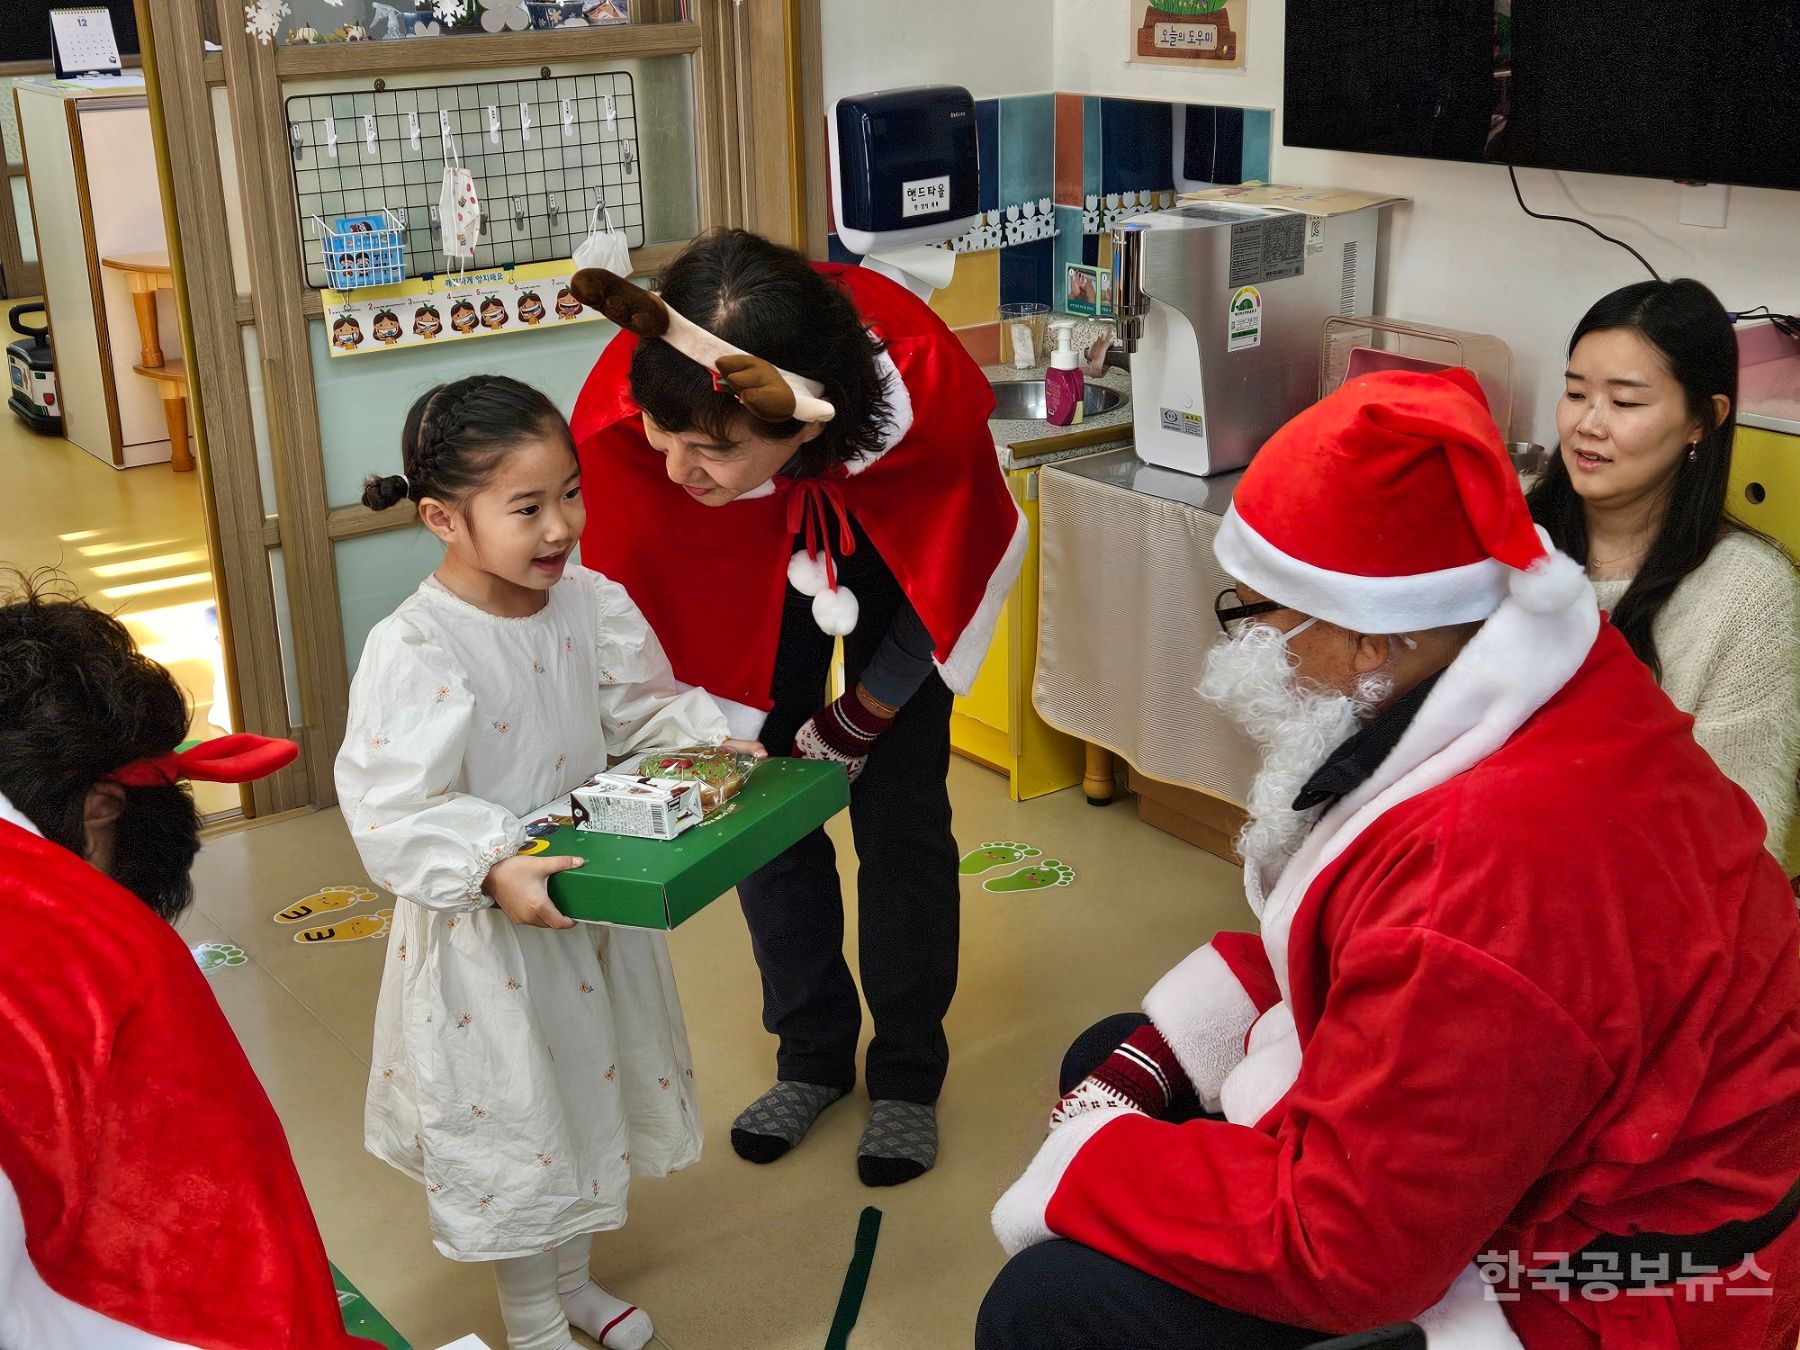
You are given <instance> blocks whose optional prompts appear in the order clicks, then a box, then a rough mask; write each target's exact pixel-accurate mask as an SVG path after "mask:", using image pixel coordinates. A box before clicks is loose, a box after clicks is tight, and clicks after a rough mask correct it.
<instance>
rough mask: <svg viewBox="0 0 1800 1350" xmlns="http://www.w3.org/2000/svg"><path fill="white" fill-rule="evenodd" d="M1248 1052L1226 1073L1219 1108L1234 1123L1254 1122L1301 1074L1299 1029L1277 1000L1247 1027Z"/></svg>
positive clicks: (1292, 1016)
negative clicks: (1252, 1024) (1254, 1023)
mask: <svg viewBox="0 0 1800 1350" xmlns="http://www.w3.org/2000/svg"><path fill="white" fill-rule="evenodd" d="M1248 1044H1249V1053H1248V1054H1246V1055H1245V1056H1244V1058H1243V1059H1242V1060H1240V1061H1239V1062H1238V1066H1237V1067H1236V1068H1235V1069H1233V1070H1232V1071H1231V1072H1230V1073H1229V1074H1228V1075H1226V1078H1225V1082H1224V1085H1223V1086H1222V1087H1220V1089H1219V1105H1220V1109H1222V1110H1223V1111H1224V1112H1225V1119H1227V1120H1229V1121H1230V1122H1231V1123H1232V1124H1233V1125H1255V1124H1256V1122H1257V1121H1259V1120H1261V1119H1262V1118H1263V1117H1264V1116H1265V1115H1267V1114H1268V1111H1269V1108H1270V1107H1272V1106H1274V1105H1275V1103H1276V1102H1278V1101H1280V1100H1281V1099H1282V1098H1283V1097H1285V1096H1286V1095H1287V1090H1288V1089H1289V1088H1291V1087H1292V1086H1293V1085H1294V1080H1295V1079H1296V1078H1298V1077H1299V1076H1300V1033H1299V1031H1298V1030H1297V1029H1296V1028H1295V1026H1294V1012H1293V1009H1291V1008H1290V1007H1288V1005H1287V1004H1286V1003H1285V1002H1282V1003H1277V1004H1276V1005H1275V1006H1274V1007H1273V1008H1270V1009H1269V1011H1268V1012H1266V1013H1264V1014H1263V1015H1262V1016H1261V1017H1259V1018H1257V1020H1256V1025H1255V1026H1254V1027H1252V1028H1250V1036H1249V1041H1248Z"/></svg>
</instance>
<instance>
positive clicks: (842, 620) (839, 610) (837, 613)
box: [812, 586, 862, 637]
mask: <svg viewBox="0 0 1800 1350" xmlns="http://www.w3.org/2000/svg"><path fill="white" fill-rule="evenodd" d="M812 611H813V622H814V623H816V624H818V625H819V629H820V631H821V632H824V633H829V634H830V635H831V636H832V637H843V636H844V634H846V633H854V632H855V631H856V619H857V616H858V615H859V614H860V613H861V612H862V606H860V605H859V604H857V602H856V592H854V591H852V590H850V589H849V587H847V586H839V587H838V588H837V589H836V590H832V591H820V592H819V593H818V594H817V595H815V596H814V597H813V604H812Z"/></svg>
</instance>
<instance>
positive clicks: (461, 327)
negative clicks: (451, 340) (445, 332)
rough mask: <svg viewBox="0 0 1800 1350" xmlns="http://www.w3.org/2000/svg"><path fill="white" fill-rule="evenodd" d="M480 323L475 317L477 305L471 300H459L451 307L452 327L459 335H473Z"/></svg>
mask: <svg viewBox="0 0 1800 1350" xmlns="http://www.w3.org/2000/svg"><path fill="white" fill-rule="evenodd" d="M477 322H479V321H478V320H477V319H476V317H475V305H474V303H473V302H472V301H469V300H458V301H457V302H456V303H455V304H454V305H452V306H450V326H451V327H452V328H454V329H455V330H456V331H457V332H459V333H473V332H474V331H475V325H476V323H477Z"/></svg>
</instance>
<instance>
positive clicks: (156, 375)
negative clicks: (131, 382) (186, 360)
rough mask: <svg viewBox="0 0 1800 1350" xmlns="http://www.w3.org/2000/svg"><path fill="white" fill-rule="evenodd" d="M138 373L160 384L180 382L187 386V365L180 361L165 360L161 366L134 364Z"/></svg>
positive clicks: (184, 386) (179, 383) (182, 385)
mask: <svg viewBox="0 0 1800 1350" xmlns="http://www.w3.org/2000/svg"><path fill="white" fill-rule="evenodd" d="M132 369H133V370H135V371H136V372H137V373H138V374H140V375H142V376H143V377H144V378H145V379H146V380H155V381H156V382H157V383H158V384H178V385H180V386H181V387H182V388H183V389H186V388H187V367H186V366H184V365H183V364H182V363H181V362H179V361H165V362H164V363H163V364H162V365H160V366H133V367H132Z"/></svg>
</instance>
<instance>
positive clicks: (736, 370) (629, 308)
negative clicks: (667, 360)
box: [569, 267, 837, 422]
mask: <svg viewBox="0 0 1800 1350" xmlns="http://www.w3.org/2000/svg"><path fill="white" fill-rule="evenodd" d="M569 289H570V290H571V291H573V292H574V293H575V298H576V299H578V300H580V301H581V303H582V304H584V305H587V306H588V307H589V308H591V309H597V310H599V311H600V312H601V313H602V314H604V315H605V316H606V317H607V318H609V319H611V320H612V321H613V322H614V323H616V324H618V325H619V327H621V328H623V329H625V330H626V331H627V332H630V333H634V334H636V335H637V336H638V337H640V338H655V337H659V338H661V339H662V340H663V341H664V342H667V343H668V344H669V345H670V346H671V347H673V348H674V349H675V350H676V351H678V352H680V353H681V354H682V355H683V356H685V357H687V358H688V359H689V360H692V361H698V362H699V363H700V364H701V365H703V366H705V367H706V368H707V369H708V370H716V371H718V373H719V374H720V375H722V376H723V377H724V378H725V383H726V384H727V385H728V386H729V387H730V389H731V392H732V393H733V394H734V395H735V396H736V397H737V400H738V402H740V403H742V404H743V405H744V407H745V408H747V409H749V411H750V412H751V413H752V414H753V415H754V416H756V417H758V418H760V419H761V420H763V421H765V422H785V421H787V420H788V419H789V418H790V417H792V418H798V419H799V420H800V421H802V422H829V421H830V420H831V419H832V418H833V417H834V416H836V415H837V413H836V409H834V408H833V407H832V406H831V404H829V403H827V402H826V401H825V400H824V399H822V398H820V397H819V395H820V394H821V393H823V392H824V388H823V386H822V385H820V384H819V383H818V382H817V381H814V380H808V379H806V378H804V377H803V376H799V375H794V374H791V373H790V372H788V371H785V370H783V369H781V367H779V366H777V365H774V364H772V363H770V362H768V361H765V360H763V359H762V358H761V357H760V356H752V355H751V354H750V353H749V352H747V351H744V350H743V349H742V348H740V347H734V346H732V345H731V344H730V343H729V342H726V341H725V340H724V339H722V338H718V337H715V336H714V335H713V334H711V333H709V332H707V331H706V329H704V328H702V327H700V325H699V324H697V323H694V322H693V321H692V320H690V319H688V318H686V317H685V316H683V315H681V314H679V313H677V312H676V311H675V310H674V309H673V308H671V307H670V306H669V305H668V304H667V303H666V302H665V301H664V300H663V299H662V297H661V296H658V295H654V294H652V293H651V292H649V291H646V290H644V289H642V288H641V287H638V286H634V285H632V284H631V282H629V281H627V280H626V279H625V278H624V277H621V276H619V275H618V274H616V273H614V272H608V271H607V270H606V269H605V268H601V267H584V268H582V269H581V271H579V272H577V273H576V274H575V276H574V278H573V279H572V280H571V281H570V282H569Z"/></svg>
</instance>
